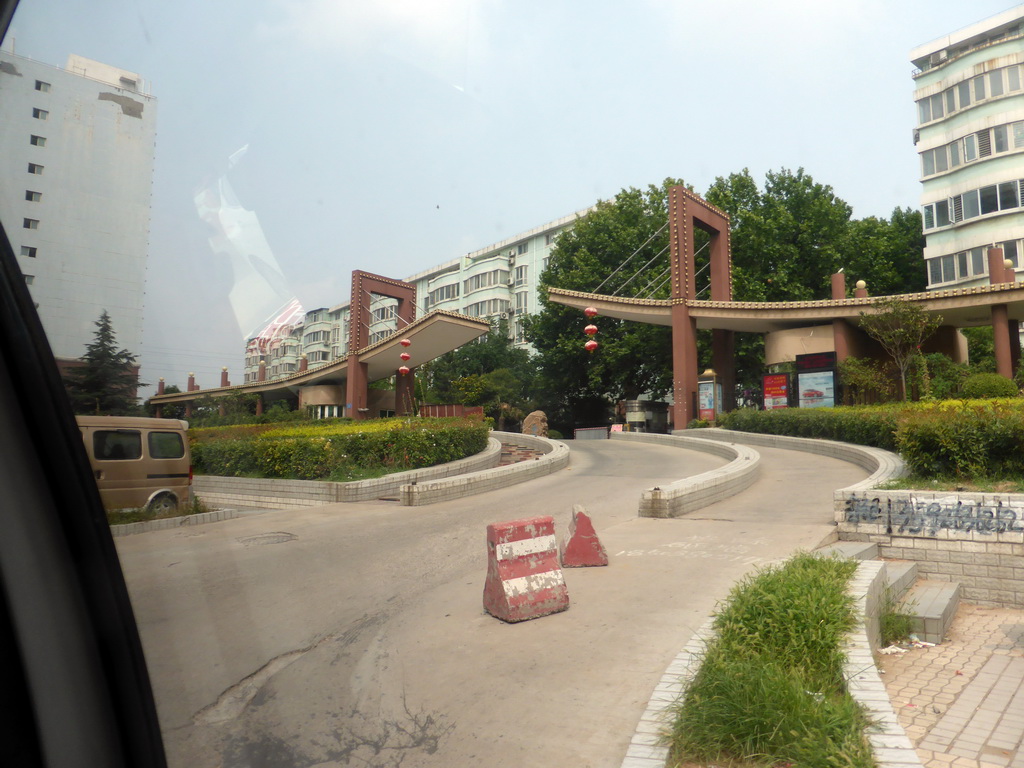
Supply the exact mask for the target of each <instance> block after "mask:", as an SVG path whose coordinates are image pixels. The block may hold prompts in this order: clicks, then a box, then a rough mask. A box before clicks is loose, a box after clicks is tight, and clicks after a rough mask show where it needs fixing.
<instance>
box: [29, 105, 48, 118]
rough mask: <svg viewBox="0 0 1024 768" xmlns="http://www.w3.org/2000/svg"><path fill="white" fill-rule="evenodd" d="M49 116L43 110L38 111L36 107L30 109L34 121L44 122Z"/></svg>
mask: <svg viewBox="0 0 1024 768" xmlns="http://www.w3.org/2000/svg"><path fill="white" fill-rule="evenodd" d="M49 116H50V113H49V112H47V111H46V110H45V109H39V108H38V107H32V117H34V118H35V119H36V120H45V119H46V118H48V117H49Z"/></svg>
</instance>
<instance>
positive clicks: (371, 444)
mask: <svg viewBox="0 0 1024 768" xmlns="http://www.w3.org/2000/svg"><path fill="white" fill-rule="evenodd" d="M488 431H489V427H488V424H487V423H486V422H485V421H483V420H482V419H470V418H464V419H456V418H449V419H420V418H394V419H372V420H367V421H358V422H357V421H352V420H350V419H325V420H322V421H307V422H302V423H297V424H287V425H282V424H247V425H235V426H226V427H209V428H204V429H191V430H189V443H190V446H191V450H192V465H193V467H194V469H195V472H196V473H197V474H205V475H219V476H225V477H272V478H292V479H299V480H334V481H338V482H348V481H352V480H363V479H367V478H371V477H381V476H383V475H386V474H390V473H392V472H401V471H404V470H408V469H419V468H421V467H430V466H433V465H435V464H443V463H446V462H449V461H456V460H458V459H464V458H466V457H467V456H472V455H473V454H476V453H479V452H480V451H482V450H484V448H485V447H486V446H487V436H488Z"/></svg>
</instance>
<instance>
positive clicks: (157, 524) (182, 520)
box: [110, 509, 238, 536]
mask: <svg viewBox="0 0 1024 768" xmlns="http://www.w3.org/2000/svg"><path fill="white" fill-rule="evenodd" d="M237 516H238V512H236V511H235V510H233V509H217V510H214V511H213V512H201V513H200V514H198V515H182V516H181V517H165V518H162V519H160V520H140V521H139V522H137V523H122V524H121V525H112V526H110V533H111V535H113V536H130V535H131V534H133V533H145V532H146V531H163V530H167V529H168V528H186V527H188V526H190V525H202V524H203V523H219V522H220V521H221V520H230V519H232V518H234V517H237Z"/></svg>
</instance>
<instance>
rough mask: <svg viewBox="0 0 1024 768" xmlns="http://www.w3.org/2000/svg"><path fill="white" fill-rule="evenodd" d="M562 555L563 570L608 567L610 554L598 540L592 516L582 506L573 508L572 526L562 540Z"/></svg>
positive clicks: (578, 505) (576, 505) (577, 505)
mask: <svg viewBox="0 0 1024 768" xmlns="http://www.w3.org/2000/svg"><path fill="white" fill-rule="evenodd" d="M560 553H561V560H562V567H563V568H583V567H587V566H596V565H608V553H607V552H606V551H605V549H604V545H602V544H601V541H600V539H598V538H597V532H596V531H595V530H594V523H593V522H591V520H590V515H588V514H587V511H586V510H585V509H584V508H583V506H582V505H581V504H574V505H573V507H572V524H571V525H570V526H569V533H568V535H567V536H566V537H565V539H563V540H562V546H561V550H560Z"/></svg>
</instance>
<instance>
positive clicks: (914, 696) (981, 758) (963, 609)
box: [879, 604, 1024, 768]
mask: <svg viewBox="0 0 1024 768" xmlns="http://www.w3.org/2000/svg"><path fill="white" fill-rule="evenodd" d="M880 659H881V662H880V664H879V669H880V671H882V672H883V673H884V674H883V675H882V679H883V680H884V681H885V686H886V690H887V691H888V693H889V697H890V699H891V700H892V705H893V709H894V710H895V711H896V714H897V716H898V717H899V720H900V723H901V724H902V725H903V727H904V728H905V729H906V732H907V736H908V737H910V740H911V741H912V742H913V743H914V745H915V746H916V747H917V752H918V754H919V755H920V757H921V760H922V762H924V764H925V766H926V768H988V767H991V768H1024V610H1013V609H1008V608H987V607H982V606H976V605H967V604H961V606H960V609H959V611H958V612H957V616H956V619H954V621H953V625H952V626H951V627H950V629H949V632H948V633H947V640H946V642H944V643H942V644H941V645H937V646H935V647H934V648H914V649H911V650H909V651H907V653H904V654H900V655H898V656H881V657H880Z"/></svg>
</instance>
